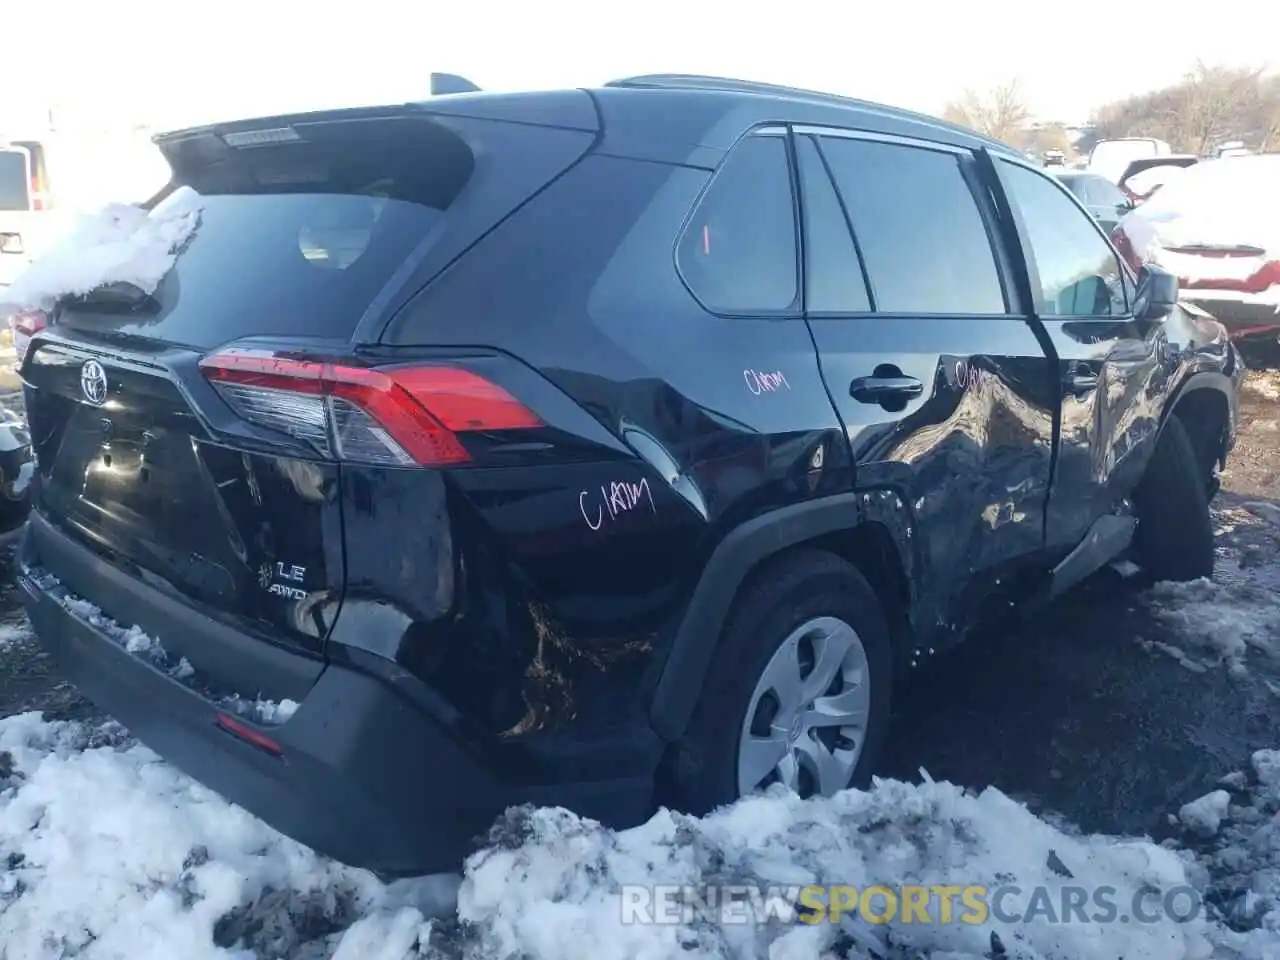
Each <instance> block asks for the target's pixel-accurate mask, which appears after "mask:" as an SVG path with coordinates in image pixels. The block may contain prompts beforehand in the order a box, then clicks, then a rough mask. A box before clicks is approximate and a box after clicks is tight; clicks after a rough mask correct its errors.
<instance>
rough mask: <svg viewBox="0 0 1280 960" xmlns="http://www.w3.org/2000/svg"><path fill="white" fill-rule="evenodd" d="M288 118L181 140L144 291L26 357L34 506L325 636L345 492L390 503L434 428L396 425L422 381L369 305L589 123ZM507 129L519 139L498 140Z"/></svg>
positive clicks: (292, 628)
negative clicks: (371, 353) (165, 258)
mask: <svg viewBox="0 0 1280 960" xmlns="http://www.w3.org/2000/svg"><path fill="white" fill-rule="evenodd" d="M273 123H275V124H276V125H275V126H273V127H272V128H271V129H270V130H267V131H256V130H235V131H231V132H226V133H223V132H219V131H217V130H214V131H209V132H206V133H200V134H197V135H194V136H192V137H189V138H186V139H184V140H181V141H179V142H176V143H170V144H168V145H167V149H168V154H169V158H170V161H171V163H172V166H173V168H174V186H175V187H176V186H179V185H180V186H182V187H184V188H187V189H184V190H183V191H181V192H180V193H175V194H174V195H172V196H171V197H169V198H168V199H165V200H163V201H161V202H160V203H159V204H158V205H157V206H156V207H155V209H154V210H153V211H152V213H151V216H152V217H153V218H155V219H159V218H163V217H165V216H167V211H168V207H169V205H170V204H171V203H174V202H176V201H178V200H179V199H180V197H182V195H183V194H186V196H187V197H189V196H190V194H189V193H187V190H188V189H189V190H194V191H195V192H196V193H197V194H198V195H199V201H200V203H201V204H202V209H201V210H200V215H199V216H200V219H199V223H198V226H197V227H196V229H195V232H194V234H193V235H192V236H191V238H190V239H189V241H187V242H186V244H185V246H183V248H182V250H181V252H180V254H179V256H178V257H177V260H176V263H175V264H174V266H173V268H172V269H171V270H170V271H169V272H168V273H167V275H166V276H165V277H164V278H163V280H162V281H161V282H160V284H159V286H158V287H157V288H156V290H155V291H154V294H152V295H149V296H148V295H145V294H144V293H143V291H142V290H141V289H139V288H137V287H129V286H128V285H125V286H122V287H117V288H111V289H107V290H100V291H99V292H97V293H95V294H94V295H92V296H90V297H89V298H87V299H86V298H81V299H75V300H70V301H66V302H64V304H63V305H62V307H61V310H60V312H59V313H58V314H57V316H56V318H55V322H54V324H53V325H52V326H51V327H50V328H49V329H48V330H47V331H45V332H43V333H41V334H39V335H37V336H36V337H35V338H34V339H33V341H32V345H31V347H30V349H29V350H28V353H27V357H26V360H25V361H24V366H23V376H24V379H25V380H26V381H27V383H28V384H29V388H28V391H27V402H28V416H29V420H30V425H31V431H32V437H33V445H34V447H35V450H36V453H37V456H38V462H39V478H38V488H37V498H36V503H35V509H36V510H37V511H39V512H40V513H41V514H42V515H43V516H44V517H45V518H46V519H48V520H49V521H50V522H51V523H52V524H54V525H55V526H57V527H58V528H60V529H61V530H62V532H63V533H65V534H68V535H70V536H72V537H74V538H76V539H78V540H79V541H81V542H82V543H84V544H86V545H88V546H90V547H91V548H93V549H94V550H96V551H97V552H98V553H99V554H100V555H101V556H102V557H103V558H104V559H106V560H107V561H108V562H110V563H113V564H115V565H117V566H119V567H123V568H125V569H128V570H129V571H131V572H132V573H134V574H135V575H136V576H138V577H139V578H141V579H144V580H146V581H148V582H150V583H154V584H160V585H164V586H165V587H166V589H169V590H171V591H173V592H175V593H176V594H178V595H179V596H181V597H182V598H183V599H185V600H186V601H187V602H189V603H191V604H192V605H195V606H196V607H198V608H200V609H203V610H205V611H206V612H208V613H209V614H210V615H211V616H215V617H217V618H219V619H222V620H224V621H231V622H232V623H233V624H234V625H235V626H236V627H238V628H240V629H243V630H245V631H247V632H250V633H257V634H259V635H261V636H263V637H265V638H266V639H269V640H272V641H276V642H284V643H288V644H293V645H297V646H301V647H303V648H309V649H312V650H319V649H321V647H322V643H323V640H324V638H325V636H326V635H327V633H328V631H329V629H330V628H331V626H332V624H333V622H334V619H335V617H336V615H337V613H338V609H339V605H340V604H341V602H342V600H343V596H344V590H345V588H346V586H347V576H346V570H345V564H346V563H348V562H352V563H354V562H355V561H353V560H352V550H353V549H355V550H356V551H357V555H356V560H363V559H364V557H365V554H366V553H368V552H370V551H371V550H372V549H374V547H373V545H370V544H366V543H364V542H361V543H360V544H358V545H356V546H355V547H353V546H352V545H351V544H349V543H344V535H343V530H344V522H343V520H344V518H343V504H344V500H343V493H344V490H345V491H346V493H347V495H348V496H349V498H350V500H351V502H353V503H354V504H355V505H356V506H357V507H358V508H361V509H364V510H365V511H366V512H370V511H372V509H373V508H372V507H371V506H369V503H370V501H371V499H372V494H371V493H370V491H371V490H372V489H375V488H377V487H379V485H388V484H391V483H393V482H400V483H402V484H403V483H406V482H407V481H405V480H404V479H399V480H394V479H393V478H394V477H397V476H399V475H400V474H405V473H408V472H409V471H404V470H400V471H399V472H398V474H397V471H396V470H395V469H394V468H396V467H399V466H403V465H404V462H403V461H404V460H405V450H406V449H408V450H409V452H410V453H411V454H416V452H417V451H416V449H415V444H416V445H418V446H423V445H425V444H428V443H429V442H430V439H431V438H430V437H429V436H427V435H426V432H425V431H424V430H422V429H418V430H417V431H416V432H415V431H414V429H413V427H410V429H409V433H408V435H407V438H406V437H403V436H400V435H398V434H396V433H395V427H396V424H397V423H399V422H400V421H403V420H404V416H405V411H406V410H409V411H410V414H411V416H410V418H411V419H412V417H415V416H418V413H419V412H420V411H416V408H414V407H413V402H414V400H413V395H412V390H413V389H414V388H415V385H414V384H411V385H410V386H409V387H403V385H397V384H396V383H395V382H394V379H388V378H387V377H385V376H382V375H380V374H375V373H373V372H367V371H366V370H365V368H366V367H367V366H368V361H366V360H361V359H360V358H359V356H358V353H357V351H356V350H355V348H354V346H353V343H352V341H353V339H355V337H356V332H357V330H358V329H359V326H360V324H361V322H362V320H365V319H366V318H368V317H376V316H377V315H378V310H379V308H380V306H382V305H385V304H386V303H387V302H388V301H389V300H390V299H391V298H392V296H393V295H394V294H395V293H396V292H397V291H398V290H400V289H401V287H402V286H403V285H404V283H405V278H406V277H407V276H409V275H410V273H411V269H412V267H413V266H414V264H415V263H420V262H421V261H422V259H423V257H424V256H426V255H427V254H428V253H431V252H433V251H435V250H437V249H439V248H440V247H443V246H446V245H448V244H466V243H468V242H473V241H474V239H475V237H476V236H478V235H479V234H480V233H482V232H483V231H484V230H485V229H487V228H488V227H491V226H492V225H493V223H494V222H496V220H499V219H501V217H502V216H503V215H504V214H505V213H506V212H509V211H510V209H511V208H512V206H514V205H516V204H518V203H519V202H520V201H521V200H522V199H524V198H525V197H527V196H528V195H529V194H530V193H532V192H534V191H535V190H537V189H538V188H539V187H541V186H543V185H544V184H545V183H546V182H547V180H549V179H550V178H551V177H553V176H555V175H556V174H557V173H559V172H561V171H562V170H563V169H564V167H565V166H567V165H568V164H570V163H572V162H573V160H575V159H576V158H577V157H578V156H580V155H581V153H582V152H583V151H584V150H585V149H586V148H587V147H588V146H589V144H590V142H591V139H592V135H591V133H590V132H585V131H568V130H547V131H545V132H546V137H545V139H544V140H537V138H538V137H540V136H541V134H540V133H538V132H534V131H533V129H532V128H529V127H526V126H525V125H516V124H502V123H484V122H479V121H476V122H470V121H456V122H454V121H449V122H436V121H435V120H434V119H432V118H430V117H427V116H424V115H422V114H421V113H420V112H418V113H416V114H415V113H413V112H411V111H409V110H406V111H404V112H393V113H387V114H385V115H384V114H379V113H373V112H371V113H367V114H364V115H360V116H356V117H352V116H351V115H349V114H344V115H338V116H336V117H332V118H328V119H326V118H320V119H316V118H307V117H304V118H300V119H298V120H296V121H295V122H293V123H292V124H290V123H288V121H287V120H286V121H284V123H283V124H281V123H280V122H279V121H273ZM495 128H502V129H501V130H498V131H497V132H495ZM511 128H515V129H517V131H518V137H517V141H518V142H519V143H522V144H523V145H524V149H522V150H519V151H514V150H503V149H500V147H502V146H503V145H504V143H505V141H504V140H503V137H504V136H506V135H507V133H509V131H510V129H511ZM233 134H235V135H233ZM535 141H537V142H536V143H535ZM535 147H537V149H535ZM482 148H483V149H487V150H488V153H489V155H488V156H487V157H485V160H484V165H483V167H482V168H481V169H477V168H478V167H479V166H480V165H479V164H478V163H477V159H476V154H477V153H478V152H479V151H480V150H481V149H482ZM183 202H185V200H184V201H183ZM249 350H253V351H258V353H257V354H254V355H250V356H247V357H246V356H244V355H243V353H244V351H249ZM237 351H239V352H237ZM418 379H419V380H421V379H422V378H421V377H419V378H418ZM415 384H416V385H417V386H420V385H421V384H418V383H417V382H416V381H415ZM405 390H408V391H409V394H410V399H408V400H406V399H405V395H404V391H405ZM339 393H340V394H341V397H340V398H339V397H336V396H335V397H333V398H332V399H330V397H331V395H333V394H339ZM397 416H399V417H400V420H399V421H397V420H396V417H397ZM371 418H372V419H371ZM389 418H390V419H389ZM393 421H394V422H393ZM402 425H403V424H402ZM389 440H390V441H400V442H398V443H397V442H389ZM392 454H395V456H392ZM397 456H398V457H399V459H398V460H397ZM409 459H413V458H412V457H410V458H409ZM388 463H389V464H390V467H388V466H387V464H388ZM410 465H412V464H410ZM412 472H413V473H414V475H415V477H418V476H420V477H422V478H423V479H422V483H423V484H425V485H426V486H427V487H431V486H432V481H433V479H434V481H435V484H434V485H435V486H438V485H439V478H438V475H433V473H432V471H430V470H421V471H412ZM353 476H356V477H357V479H358V482H353V481H352V477H353ZM418 507H419V509H424V510H425V509H426V508H425V506H423V505H422V504H421V503H419V504H418ZM376 549H377V550H378V551H380V553H381V555H383V556H385V554H386V550H385V541H384V542H383V543H382V544H380V545H378V546H377V547H376ZM423 562H424V563H425V562H426V561H425V560H424V561H423ZM53 572H54V573H57V571H53ZM86 589H88V588H86ZM90 599H92V597H91V596H90ZM141 626H143V627H144V628H145V627H146V624H141Z"/></svg>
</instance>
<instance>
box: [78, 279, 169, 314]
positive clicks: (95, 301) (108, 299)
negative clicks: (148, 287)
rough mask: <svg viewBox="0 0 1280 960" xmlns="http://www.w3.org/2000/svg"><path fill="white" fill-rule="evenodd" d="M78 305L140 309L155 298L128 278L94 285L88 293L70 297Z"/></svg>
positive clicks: (151, 304) (153, 301) (152, 303)
mask: <svg viewBox="0 0 1280 960" xmlns="http://www.w3.org/2000/svg"><path fill="white" fill-rule="evenodd" d="M72 302H74V303H75V304H76V305H78V306H86V307H117V308H119V307H123V308H125V309H128V310H140V309H142V308H143V307H148V306H154V305H156V300H155V298H154V297H153V296H152V295H151V294H149V293H147V291H145V290H143V289H142V288H141V287H140V286H138V285H137V284H136V283H130V282H129V281H128V280H117V281H115V282H114V283H106V284H103V285H102V286H100V287H95V288H94V289H92V290H90V291H89V292H88V293H86V294H84V295H83V296H80V297H74V298H73V299H72Z"/></svg>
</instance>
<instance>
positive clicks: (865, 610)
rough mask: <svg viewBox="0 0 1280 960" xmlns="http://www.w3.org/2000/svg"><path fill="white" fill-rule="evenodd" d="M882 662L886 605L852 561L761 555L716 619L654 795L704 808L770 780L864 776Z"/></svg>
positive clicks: (862, 781)
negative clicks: (706, 663)
mask: <svg viewBox="0 0 1280 960" xmlns="http://www.w3.org/2000/svg"><path fill="white" fill-rule="evenodd" d="M891 663H892V658H891V656H890V643H889V634H888V629H887V627H886V625H885V618H884V614H883V612H882V611H881V608H880V604H879V602H878V601H877V599H876V596H875V594H874V592H873V591H872V589H871V587H870V586H869V585H868V584H867V581H866V580H865V579H864V578H863V577H862V575H861V574H860V573H858V571H857V570H856V569H855V568H854V567H852V566H850V565H849V564H848V563H846V562H845V561H843V560H841V559H840V558H839V557H836V556H833V555H831V554H827V553H822V552H819V551H803V552H797V553H794V554H791V555H789V556H787V557H786V558H784V559H781V560H780V561H778V562H775V563H773V564H770V566H769V567H768V568H767V569H765V570H762V571H760V573H759V574H757V575H756V576H754V577H753V578H752V580H751V582H750V584H749V585H748V586H747V588H746V589H745V590H744V591H743V593H742V594H741V595H740V596H739V598H738V601H737V602H736V604H735V606H734V609H733V612H732V613H731V615H730V617H729V619H728V622H727V623H726V625H725V629H724V632H723V634H722V635H721V638H720V643H719V645H718V647H717V649H716V653H715V656H714V657H713V659H712V662H711V666H710V668H709V673H708V677H707V681H706V684H705V686H704V688H703V692H702V696H701V698H700V699H699V701H698V705H697V708H696V709H695V711H694V715H693V718H692V719H691V721H690V724H689V729H688V731H687V732H686V734H685V736H684V737H683V738H682V739H681V741H680V742H679V743H678V744H677V745H676V746H675V748H674V750H673V756H672V757H671V763H670V770H669V776H668V778H667V779H668V783H667V784H666V786H667V789H668V791H669V793H670V796H669V797H665V798H664V800H667V801H668V802H670V803H671V804H672V805H674V806H676V807H679V808H681V809H685V810H690V811H692V812H695V813H703V812H706V811H707V810H710V809H713V808H714V807H717V806H720V805H722V804H725V803H730V802H732V801H734V800H736V799H738V798H739V797H741V796H745V795H748V794H751V793H754V792H756V791H757V790H759V789H763V788H765V787H768V786H770V785H771V784H774V783H782V784H783V785H784V786H786V787H788V788H789V789H791V790H793V791H795V792H796V793H799V794H800V795H801V796H830V795H831V794H834V793H836V792H837V791H839V790H843V789H845V788H846V787H849V786H864V785H866V784H867V783H868V782H869V781H870V778H871V773H872V771H873V769H874V765H875V763H876V761H877V759H878V754H879V752H880V747H881V745H882V743H883V740H884V734H885V729H886V727H887V725H888V716H889V690H890V670H891Z"/></svg>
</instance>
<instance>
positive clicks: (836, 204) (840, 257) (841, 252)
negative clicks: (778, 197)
mask: <svg viewBox="0 0 1280 960" xmlns="http://www.w3.org/2000/svg"><path fill="white" fill-rule="evenodd" d="M796 159H797V162H798V164H799V166H800V195H801V197H802V198H803V203H804V231H805V237H804V241H805V242H804V253H805V261H806V262H805V309H806V310H807V311H808V312H809V313H811V314H824V313H866V312H867V311H869V310H870V309H871V298H870V296H869V295H868V294H867V283H866V278H865V277H864V276H863V273H862V264H861V262H860V260H859V257H858V248H857V247H856V246H855V245H854V242H853V234H852V233H851V232H850V230H849V222H848V220H847V219H846V218H845V214H844V209H843V208H842V207H841V205H840V198H839V197H838V196H837V195H836V191H835V187H834V186H833V185H832V183H831V177H830V176H829V175H828V173H827V167H826V164H825V163H823V160H822V156H821V154H820V153H819V152H818V145H817V142H816V141H815V140H814V139H813V138H812V137H808V136H801V137H797V138H796Z"/></svg>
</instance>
